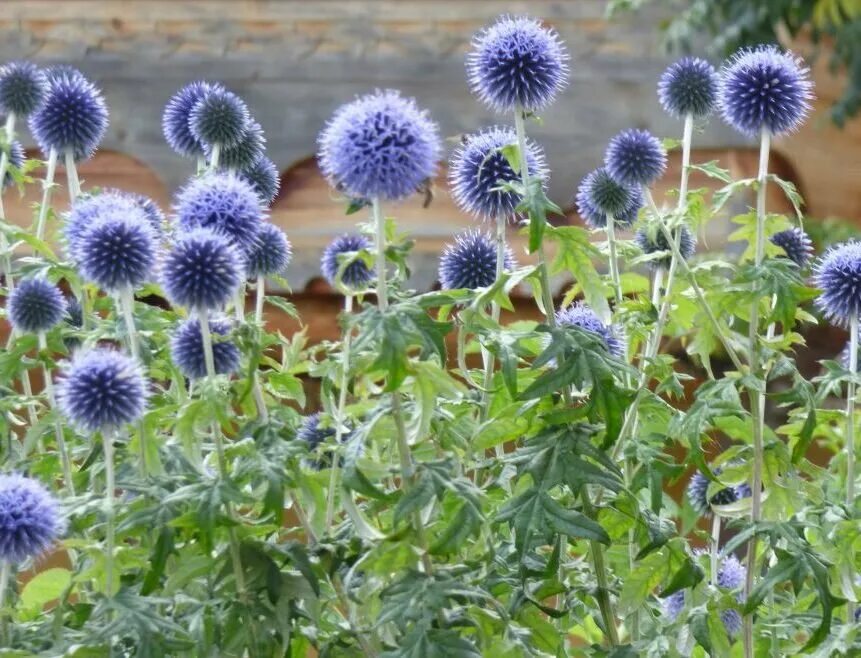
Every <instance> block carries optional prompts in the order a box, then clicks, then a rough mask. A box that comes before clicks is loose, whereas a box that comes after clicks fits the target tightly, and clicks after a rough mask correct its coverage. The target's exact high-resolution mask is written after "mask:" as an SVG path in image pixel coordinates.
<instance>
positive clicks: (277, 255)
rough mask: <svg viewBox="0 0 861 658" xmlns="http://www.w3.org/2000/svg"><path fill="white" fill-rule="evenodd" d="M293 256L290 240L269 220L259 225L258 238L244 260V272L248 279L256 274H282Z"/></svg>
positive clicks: (254, 277)
mask: <svg viewBox="0 0 861 658" xmlns="http://www.w3.org/2000/svg"><path fill="white" fill-rule="evenodd" d="M292 257H293V248H292V246H291V245H290V240H288V239H287V235H286V234H285V233H284V231H282V230H281V229H280V228H278V227H277V226H275V225H274V224H270V223H269V222H263V224H262V225H261V227H260V239H259V240H258V242H257V246H256V247H255V248H254V249H252V250H251V252H250V253H249V254H248V257H247V258H246V261H245V273H246V276H247V277H248V278H249V279H256V278H257V277H258V276H272V275H275V274H282V273H283V272H284V270H286V269H287V266H288V265H289V264H290V259H291V258H292Z"/></svg>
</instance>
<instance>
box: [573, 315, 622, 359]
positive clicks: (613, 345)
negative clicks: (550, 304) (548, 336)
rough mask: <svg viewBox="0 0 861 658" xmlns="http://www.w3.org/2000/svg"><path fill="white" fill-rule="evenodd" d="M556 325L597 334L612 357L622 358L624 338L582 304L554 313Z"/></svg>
mask: <svg viewBox="0 0 861 658" xmlns="http://www.w3.org/2000/svg"><path fill="white" fill-rule="evenodd" d="M556 324H558V325H559V326H562V327H580V328H581V329H585V330H586V331H591V332H592V333H593V334H597V335H598V336H599V337H600V338H601V339H603V341H604V345H606V346H607V351H608V352H610V354H612V355H613V356H617V357H619V356H622V353H623V352H624V343H623V341H624V337H623V336H621V332H620V331H619V330H618V329H617V328H615V327H613V326H609V327H608V326H607V325H605V324H604V323H603V322H601V320H600V319H599V318H598V316H597V315H595V311H593V310H592V309H591V308H589V306H587V305H586V304H584V303H582V302H574V303H573V304H571V305H570V306H568V307H567V308H563V309H560V310H558V311H556Z"/></svg>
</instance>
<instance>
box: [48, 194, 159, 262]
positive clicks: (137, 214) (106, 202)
mask: <svg viewBox="0 0 861 658" xmlns="http://www.w3.org/2000/svg"><path fill="white" fill-rule="evenodd" d="M117 217H132V218H134V219H138V220H140V221H147V219H146V217H145V215H144V214H143V213H142V209H141V208H140V206H139V204H138V203H137V202H136V201H135V198H134V197H133V196H132V195H130V194H127V193H126V192H123V191H122V190H117V189H110V188H109V189H106V190H103V191H102V192H101V193H99V194H92V195H91V194H86V195H83V196H80V197H78V200H77V201H75V205H73V206H72V208H71V210H70V211H69V212H68V213H67V214H66V216H65V222H64V226H63V234H64V236H65V238H66V244H67V245H68V251H69V255H70V256H71V257H72V259H73V260H75V261H80V256H79V253H78V252H79V249H80V245H81V240H82V238H83V236H84V234H85V233H86V232H87V231H89V230H90V229H91V228H92V227H93V226H94V225H95V224H97V223H98V222H100V221H102V220H104V219H111V218H117Z"/></svg>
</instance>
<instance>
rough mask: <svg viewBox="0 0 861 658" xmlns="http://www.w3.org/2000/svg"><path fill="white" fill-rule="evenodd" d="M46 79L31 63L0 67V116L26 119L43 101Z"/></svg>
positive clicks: (16, 63) (46, 86)
mask: <svg viewBox="0 0 861 658" xmlns="http://www.w3.org/2000/svg"><path fill="white" fill-rule="evenodd" d="M47 89H48V78H47V77H46V76H45V73H44V71H42V70H41V69H40V68H39V67H38V66H36V65H35V64H33V62H9V63H8V64H4V65H3V66H0V114H14V115H15V116H16V117H22V118H23V117H27V116H30V115H31V114H32V113H33V112H35V111H36V110H37V109H38V108H39V106H40V105H41V104H42V102H43V101H44V100H45V94H46V92H47Z"/></svg>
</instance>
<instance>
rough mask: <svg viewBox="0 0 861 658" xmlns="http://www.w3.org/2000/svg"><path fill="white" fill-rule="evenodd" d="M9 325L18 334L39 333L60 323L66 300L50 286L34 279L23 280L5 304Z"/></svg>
mask: <svg viewBox="0 0 861 658" xmlns="http://www.w3.org/2000/svg"><path fill="white" fill-rule="evenodd" d="M6 307H7V308H6V310H7V312H8V317H9V324H11V325H12V328H13V329H15V331H17V332H18V333H22V334H26V333H32V334H36V333H40V332H43V331H48V330H49V329H50V328H51V327H53V326H54V325H56V324H59V323H60V321H61V320H62V319H63V314H64V313H65V312H66V299H65V298H64V297H63V293H62V292H60V289H59V288H57V286H55V285H54V284H53V283H50V282H48V281H46V280H45V279H42V278H39V277H34V278H30V279H22V280H21V281H20V282H19V283H18V285H17V286H16V287H15V289H14V290H13V291H12V292H11V293H10V295H9V299H8V300H7V303H6Z"/></svg>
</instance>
